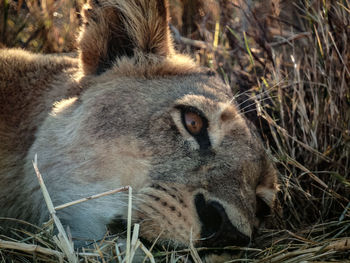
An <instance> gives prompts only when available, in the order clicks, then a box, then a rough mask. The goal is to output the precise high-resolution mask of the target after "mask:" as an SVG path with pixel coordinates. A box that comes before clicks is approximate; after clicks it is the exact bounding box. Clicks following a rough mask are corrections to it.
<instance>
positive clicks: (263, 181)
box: [256, 159, 279, 218]
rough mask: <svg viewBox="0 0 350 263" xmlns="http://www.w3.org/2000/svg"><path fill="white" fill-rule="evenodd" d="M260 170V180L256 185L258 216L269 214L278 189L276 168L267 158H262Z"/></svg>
mask: <svg viewBox="0 0 350 263" xmlns="http://www.w3.org/2000/svg"><path fill="white" fill-rule="evenodd" d="M262 171H263V173H262V175H261V178H260V182H259V184H258V186H257V187H256V197H257V208H256V213H257V216H258V217H259V218H263V217H265V216H267V215H268V214H270V212H271V209H272V208H273V207H274V205H275V201H276V195H277V192H278V191H279V187H278V183H277V174H276V173H277V172H276V169H275V167H273V165H272V164H271V162H270V161H268V160H267V159H266V160H264V164H263V169H262Z"/></svg>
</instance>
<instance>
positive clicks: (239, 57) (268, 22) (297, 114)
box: [0, 0, 350, 262]
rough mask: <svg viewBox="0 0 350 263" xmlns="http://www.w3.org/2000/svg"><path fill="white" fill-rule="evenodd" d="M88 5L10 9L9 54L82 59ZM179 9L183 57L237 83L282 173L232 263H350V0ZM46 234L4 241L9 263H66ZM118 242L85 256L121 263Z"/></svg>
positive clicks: (5, 28) (25, 3)
mask: <svg viewBox="0 0 350 263" xmlns="http://www.w3.org/2000/svg"><path fill="white" fill-rule="evenodd" d="M82 1H83V0H61V1H54V0H42V1H35V0H17V1H14V0H2V2H0V21H1V22H0V47H1V46H10V47H13V46H17V47H23V48H27V49H30V50H33V51H35V52H46V53H48V52H71V51H74V46H75V34H74V32H76V28H77V27H78V25H79V19H80V18H79V14H78V13H77V10H78V9H79V6H80V5H81V4H82ZM170 2H171V6H172V8H171V10H172V13H173V14H172V16H173V19H172V31H173V34H174V38H175V42H176V44H177V46H178V48H179V49H181V50H182V51H183V52H189V53H191V54H193V56H194V57H195V58H196V59H197V60H198V62H199V63H201V64H203V65H205V66H209V67H212V68H214V69H215V70H217V71H218V72H219V73H220V74H221V76H222V78H223V79H224V80H225V81H226V82H227V83H229V84H230V85H231V87H232V89H233V91H234V93H235V94H236V100H237V101H238V104H239V105H240V108H241V109H242V112H244V113H245V114H246V116H247V118H248V119H250V120H251V121H253V122H254V123H255V125H256V126H257V127H258V128H259V132H260V133H261V135H262V137H263V138H264V141H265V143H266V149H267V151H268V153H269V154H270V156H271V158H272V159H273V160H274V162H275V165H276V166H277V168H278V170H279V174H280V177H279V178H280V184H281V192H280V194H279V203H280V204H279V205H278V206H276V215H275V216H274V217H272V218H270V219H269V220H268V221H269V223H268V224H267V225H266V228H265V229H263V230H261V233H260V234H259V236H258V237H257V238H256V242H255V244H253V246H252V247H255V248H254V249H243V248H227V249H228V250H237V251H240V253H238V255H236V256H235V257H234V258H236V259H233V260H232V261H230V262H349V261H350V252H349V251H350V2H349V1H348V0H338V1H332V0H330V1H317V0H300V1H288V0H286V1H278V0H270V1H249V0H246V1H245V0H242V1H240V0H232V1H228V0H210V1H199V0H192V1H191V0H171V1H170ZM248 3H249V4H248ZM183 5H185V6H186V8H183ZM44 229H45V230H44V231H41V232H40V234H32V233H27V232H23V231H17V233H18V240H9V239H7V241H12V242H10V243H4V241H0V260H2V261H3V262H18V261H23V262H31V261H33V260H35V261H38V262H39V261H54V262H56V261H58V260H62V262H66V261H67V258H66V257H64V254H63V253H62V252H61V251H62V250H61V249H60V248H58V247H57V245H56V244H57V243H55V242H54V241H53V240H52V237H51V236H52V224H48V225H47V226H44ZM24 236H25V237H26V238H23V237H24ZM4 239H6V237H0V240H4ZM114 240H115V238H114V239H113V237H112V238H109V239H108V240H107V239H106V240H103V241H101V242H99V243H96V249H95V250H93V251H85V252H86V253H85V256H81V258H82V259H83V261H86V262H95V261H96V262H97V261H98V260H102V259H101V258H104V259H103V260H104V261H105V262H110V261H111V260H112V258H118V250H116V249H115V248H116V246H115V242H114ZM25 243H26V244H27V245H25ZM30 244H38V245H39V246H40V247H36V246H32V245H30ZM203 249H205V248H203ZM198 250H199V251H200V250H201V249H198ZM196 253H197V252H196V251H193V249H192V250H191V249H189V251H182V252H177V253H170V252H169V253H168V252H164V251H161V250H159V251H158V252H156V253H154V257H155V259H156V260H161V259H163V260H165V259H164V255H167V260H168V261H167V262H169V261H171V262H176V260H178V262H183V261H185V259H186V254H189V255H191V256H189V257H192V258H193V259H192V260H193V261H194V262H197V261H199V259H197V257H196ZM179 255H180V257H179ZM181 255H182V256H181ZM184 255H185V256H184ZM119 256H120V255H119ZM121 256H123V255H121ZM164 262H165V261H164Z"/></svg>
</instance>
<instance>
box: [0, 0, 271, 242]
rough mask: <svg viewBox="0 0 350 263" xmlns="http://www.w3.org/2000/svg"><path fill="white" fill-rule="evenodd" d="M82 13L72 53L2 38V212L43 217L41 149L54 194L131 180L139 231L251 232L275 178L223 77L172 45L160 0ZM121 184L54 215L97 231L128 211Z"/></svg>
mask: <svg viewBox="0 0 350 263" xmlns="http://www.w3.org/2000/svg"><path fill="white" fill-rule="evenodd" d="M82 15H83V19H84V23H83V25H82V29H81V32H80V36H79V57H78V58H71V57H65V56H56V55H40V54H32V53H29V52H27V51H24V50H20V49H2V50H1V51H0V92H1V93H0V94H1V97H0V141H1V144H0V200H1V202H0V216H1V217H11V218H18V219H22V220H26V221H28V222H31V223H35V224H42V223H43V222H45V221H47V220H48V218H49V213H48V211H47V208H46V205H45V202H44V201H43V196H42V193H41V190H40V187H39V184H38V182H37V180H36V178H35V173H34V170H33V165H32V160H33V158H34V156H35V154H37V155H38V160H39V161H38V167H39V170H40V171H41V173H42V174H43V179H44V181H45V183H46V185H47V188H48V191H49V193H50V195H51V198H52V201H53V203H54V204H55V205H60V204H63V203H66V202H70V201H72V200H76V199H79V198H83V197H86V196H89V195H92V194H97V193H101V192H104V191H107V190H110V189H114V188H118V187H121V186H126V185H130V186H131V187H132V188H133V192H134V195H133V213H132V215H133V216H132V219H133V222H135V223H139V224H140V236H141V237H142V238H143V239H145V240H148V241H151V242H153V241H154V240H155V239H157V240H158V243H159V244H166V245H171V246H174V247H187V246H189V245H190V244H191V242H192V243H193V244H194V245H195V246H207V247H224V246H228V245H236V246H248V245H249V244H250V242H251V240H252V236H253V233H254V231H255V229H256V228H257V227H258V226H259V223H260V222H261V221H262V220H263V218H264V216H265V215H266V214H267V213H269V209H270V208H271V207H272V206H273V204H274V201H275V197H276V193H277V191H278V184H277V176H276V171H275V169H274V167H273V165H272V163H271V161H269V159H268V157H267V154H266V153H265V151H264V148H263V145H262V142H261V140H260V138H259V137H258V136H257V135H256V132H255V130H254V128H253V127H252V125H251V124H250V123H249V122H248V121H247V120H246V119H245V118H244V116H242V114H241V113H240V112H239V109H238V106H237V105H236V103H235V101H234V97H233V94H232V91H231V89H230V87H229V86H228V85H227V84H225V83H224V82H223V81H222V80H221V79H220V77H219V76H218V75H217V74H216V73H215V72H214V71H212V70H210V69H208V68H203V67H200V66H198V65H196V63H195V62H194V61H193V60H192V59H191V58H190V57H189V56H188V55H182V54H179V53H178V52H176V50H175V49H174V46H173V43H172V37H171V34H170V31H169V27H168V21H169V10H168V3H167V1H166V0H91V1H89V2H88V3H87V4H86V5H85V6H84V7H83V10H82ZM126 196H127V195H126V194H115V195H109V196H106V197H103V198H99V199H96V200H91V201H89V202H85V203H81V204H79V205H76V206H71V207H68V208H66V209H62V210H59V211H57V215H58V217H59V218H60V219H61V221H62V222H63V224H64V225H65V226H69V227H70V230H71V234H72V236H73V238H75V239H77V240H82V239H87V240H99V239H101V238H103V236H104V234H105V233H106V230H107V229H115V228H117V227H116V226H122V225H123V223H124V222H125V219H126V217H127V203H126ZM11 222H12V221H3V222H2V223H1V224H2V231H5V233H6V231H9V230H8V229H9V228H10V227H11ZM0 231H1V230H0Z"/></svg>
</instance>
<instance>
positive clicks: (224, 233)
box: [194, 194, 250, 247]
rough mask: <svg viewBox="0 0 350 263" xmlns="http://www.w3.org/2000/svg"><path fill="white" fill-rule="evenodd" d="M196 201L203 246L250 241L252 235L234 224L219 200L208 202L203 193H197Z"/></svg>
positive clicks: (237, 244) (239, 243) (238, 243)
mask: <svg viewBox="0 0 350 263" xmlns="http://www.w3.org/2000/svg"><path fill="white" fill-rule="evenodd" d="M194 201H195V205H196V209H197V213H198V216H199V219H200V221H201V223H202V229H201V242H200V245H201V246H206V247H225V246H247V245H248V244H249V243H250V237H248V236H246V235H244V234H243V233H242V232H240V231H239V230H238V229H237V228H236V227H235V226H233V225H232V223H231V221H230V219H229V218H228V216H227V214H226V211H225V209H224V207H223V206H222V205H221V204H220V203H219V202H217V201H208V202H206V200H205V199H204V196H203V195H202V194H197V195H196V196H195V199H194Z"/></svg>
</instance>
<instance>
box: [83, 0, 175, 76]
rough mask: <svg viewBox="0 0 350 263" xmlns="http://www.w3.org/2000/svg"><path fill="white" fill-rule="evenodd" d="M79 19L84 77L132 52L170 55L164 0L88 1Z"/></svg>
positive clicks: (171, 47) (165, 0)
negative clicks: (80, 21)
mask: <svg viewBox="0 0 350 263" xmlns="http://www.w3.org/2000/svg"><path fill="white" fill-rule="evenodd" d="M82 16H83V21H84V23H83V27H82V30H81V33H80V37H79V49H80V61H81V65H82V68H83V70H84V72H85V73H86V74H101V73H103V72H104V71H106V70H107V69H109V68H110V67H111V66H112V65H113V63H114V62H115V61H116V60H117V59H118V58H120V57H122V56H128V57H133V56H134V54H135V53H136V52H137V53H139V52H142V53H145V54H155V55H159V56H168V55H170V54H171V53H173V45H172V41H171V36H170V32H169V27H168V21H169V11H168V2H167V0H89V2H88V4H86V5H85V6H84V7H83V10H82Z"/></svg>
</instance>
